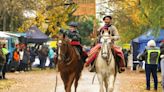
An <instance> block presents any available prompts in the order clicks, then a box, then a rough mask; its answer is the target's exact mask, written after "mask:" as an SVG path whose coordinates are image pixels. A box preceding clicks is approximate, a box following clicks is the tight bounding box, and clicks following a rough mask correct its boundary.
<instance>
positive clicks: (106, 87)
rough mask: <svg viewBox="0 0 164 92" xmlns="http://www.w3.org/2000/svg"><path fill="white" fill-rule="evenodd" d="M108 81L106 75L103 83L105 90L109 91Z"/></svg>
mask: <svg viewBox="0 0 164 92" xmlns="http://www.w3.org/2000/svg"><path fill="white" fill-rule="evenodd" d="M108 81H109V78H108V77H106V78H105V79H104V83H105V89H106V92H109V88H108V85H109V84H108V83H109V82H108Z"/></svg>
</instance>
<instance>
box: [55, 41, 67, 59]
mask: <svg viewBox="0 0 164 92" xmlns="http://www.w3.org/2000/svg"><path fill="white" fill-rule="evenodd" d="M69 48H70V44H69V42H68V41H67V40H65V39H59V40H58V60H59V61H62V60H65V59H66V58H67V55H68V52H69Z"/></svg>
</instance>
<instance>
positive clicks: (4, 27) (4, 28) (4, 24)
mask: <svg viewBox="0 0 164 92" xmlns="http://www.w3.org/2000/svg"><path fill="white" fill-rule="evenodd" d="M2 31H6V16H5V15H4V16H3V30H2Z"/></svg>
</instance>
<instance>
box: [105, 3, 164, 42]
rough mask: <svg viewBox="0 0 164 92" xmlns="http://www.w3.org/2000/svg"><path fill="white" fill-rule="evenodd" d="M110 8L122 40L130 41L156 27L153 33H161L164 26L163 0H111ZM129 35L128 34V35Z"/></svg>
mask: <svg viewBox="0 0 164 92" xmlns="http://www.w3.org/2000/svg"><path fill="white" fill-rule="evenodd" d="M105 3H108V4H109V7H107V8H106V9H108V10H109V11H110V12H111V14H112V16H113V17H114V21H115V22H114V24H115V25H116V26H117V27H118V29H119V33H120V35H121V42H123V43H125V42H127V43H128V42H130V41H131V40H132V39H133V38H135V37H137V36H139V35H141V34H142V33H144V32H145V31H147V30H148V29H154V31H153V35H155V36H157V35H158V34H159V29H160V28H162V27H164V8H163V5H164V1H163V0H109V2H105ZM127 35H128V36H127Z"/></svg>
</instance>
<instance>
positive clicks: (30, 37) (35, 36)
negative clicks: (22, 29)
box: [20, 26, 49, 43]
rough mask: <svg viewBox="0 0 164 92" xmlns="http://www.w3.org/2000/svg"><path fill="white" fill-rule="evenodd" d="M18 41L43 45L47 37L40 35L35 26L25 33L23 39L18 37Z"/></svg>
mask: <svg viewBox="0 0 164 92" xmlns="http://www.w3.org/2000/svg"><path fill="white" fill-rule="evenodd" d="M20 40H22V41H25V42H26V43H43V42H47V41H48V40H49V37H48V36H47V35H45V34H44V33H42V32H41V31H40V30H39V29H38V28H37V27H36V26H32V27H30V28H29V29H28V30H27V31H26V36H25V38H23V37H20Z"/></svg>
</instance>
